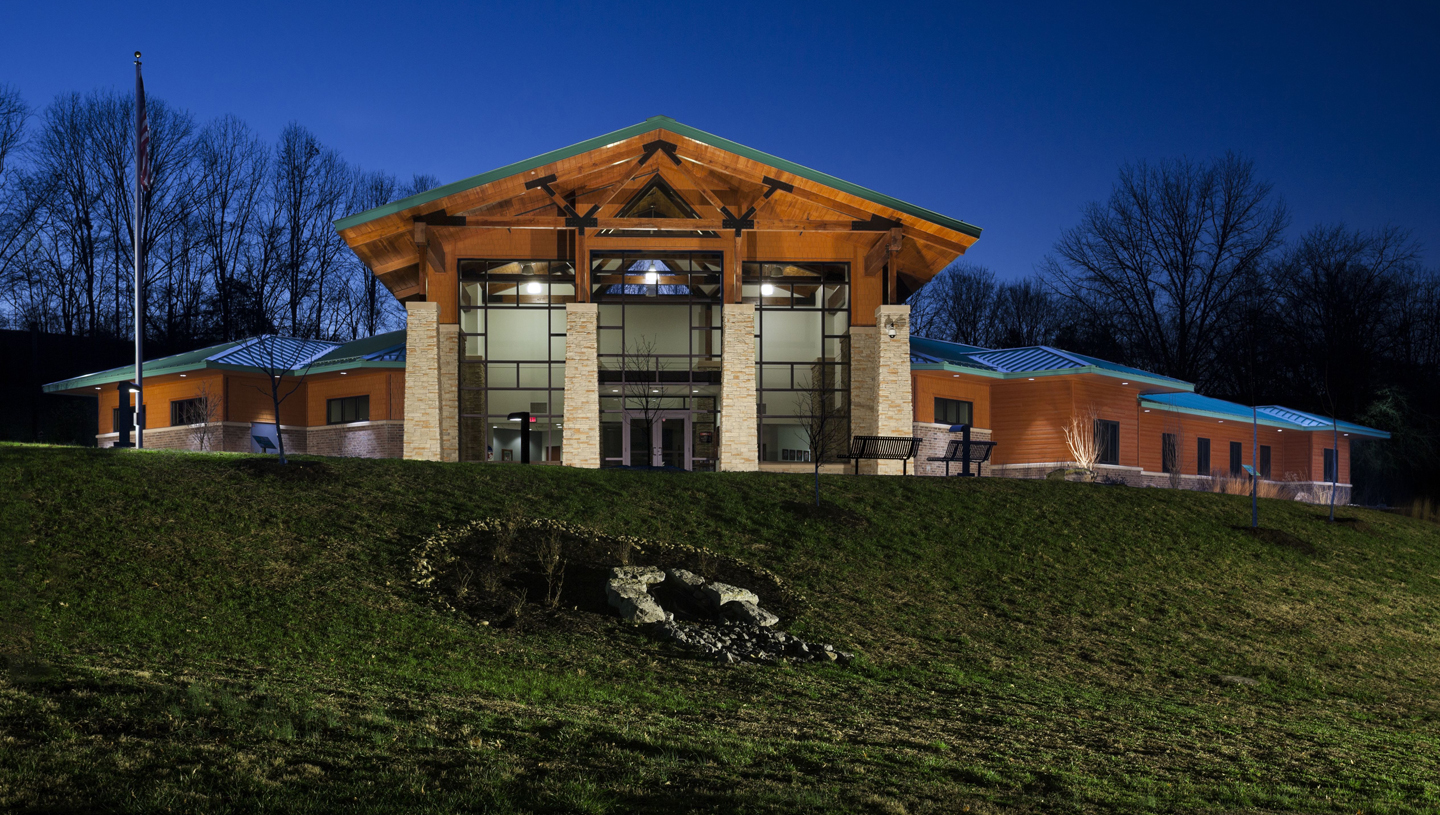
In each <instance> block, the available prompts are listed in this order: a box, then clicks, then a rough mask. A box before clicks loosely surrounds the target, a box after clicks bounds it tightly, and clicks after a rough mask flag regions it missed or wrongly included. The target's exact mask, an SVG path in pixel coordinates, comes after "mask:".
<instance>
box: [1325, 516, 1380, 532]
mask: <svg viewBox="0 0 1440 815" xmlns="http://www.w3.org/2000/svg"><path fill="white" fill-rule="evenodd" d="M1313 517H1314V518H1315V520H1317V521H1320V522H1321V523H1330V516H1329V515H1315V516H1313ZM1335 525H1336V526H1338V527H1340V528H1341V529H1353V530H1355V531H1356V532H1364V533H1365V534H1367V535H1368V534H1370V533H1371V531H1372V530H1371V528H1370V524H1367V523H1365V522H1364V521H1362V520H1360V519H1359V518H1345V517H1341V516H1338V515H1337V516H1336V517H1335Z"/></svg>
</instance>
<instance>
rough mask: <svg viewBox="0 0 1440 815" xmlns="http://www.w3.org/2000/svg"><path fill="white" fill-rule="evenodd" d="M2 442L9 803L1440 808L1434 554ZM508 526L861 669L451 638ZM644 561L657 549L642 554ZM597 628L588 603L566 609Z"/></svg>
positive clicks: (1319, 537)
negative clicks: (560, 540)
mask: <svg viewBox="0 0 1440 815" xmlns="http://www.w3.org/2000/svg"><path fill="white" fill-rule="evenodd" d="M298 463H299V466H294V467H291V468H287V469H279V468H277V467H275V466H273V464H272V463H271V462H269V461H266V460H263V459H258V458H254V457H248V456H233V455H204V454H178V453H164V452H136V451H101V450H89V449H80V448H62V447H43V446H26V445H0V489H3V495H4V497H3V498H0V569H3V570H0V660H3V661H0V667H3V671H0V810H6V811H20V812H66V811H75V810H86V811H115V812H166V811H169V812H204V813H229V812H260V811H284V812H357V813H363V812H393V811H404V812H436V813H442V812H444V813H449V812H457V811H466V812H535V811H539V812H594V813H605V812H615V813H621V812H671V811H702V812H716V813H734V812H811V811H838V810H846V811H858V812H882V813H928V812H947V813H948V812H965V811H969V812H977V813H979V812H1012V811H1015V812H1097V813H1098V812H1171V811H1177V810H1178V811H1211V812H1231V811H1236V810H1259V811H1273V812H1337V813H1338V812H1344V813H1353V812H1366V813H1370V812H1379V813H1385V812H1390V813H1409V812H1417V813H1418V812H1435V811H1437V810H1440V718H1437V714H1440V699H1437V697H1436V694H1435V688H1436V687H1440V649H1437V646H1440V526H1437V525H1435V524H1433V523H1427V522H1424V521H1420V520H1412V519H1408V518H1404V517H1400V516H1396V515H1390V514H1386V513H1380V512H1373V511H1367V510H1359V509H1353V508H1342V509H1341V510H1339V511H1338V513H1337V514H1338V515H1339V516H1340V517H1341V518H1342V521H1343V522H1342V523H1337V524H1330V523H1327V522H1326V520H1325V512H1324V510H1323V509H1321V508H1317V507H1313V506H1308V505H1304V504H1297V503H1287V502H1277V501H1263V502H1262V503H1261V520H1262V525H1263V526H1265V527H1266V528H1267V529H1268V530H1269V531H1268V532H1267V533H1266V534H1264V535H1263V536H1260V537H1256V536H1253V535H1251V534H1249V533H1248V531H1247V530H1246V529H1245V527H1246V526H1247V525H1248V523H1249V517H1250V504H1249V501H1248V500H1247V499H1244V498H1240V497H1235V496H1225V495H1216V494H1205V493H1193V492H1178V491H1171V490H1160V489H1132V488H1125V487H1111V486H1100V485H1091V484H1075V483H1066V482H1046V481H1028V482H1022V481H1012V480H1001V479H948V480H942V479H937V478H904V479H902V478H873V477H860V478H856V477H849V476H827V477H825V479H824V484H823V492H824V495H825V498H826V499H827V500H828V501H830V502H833V504H834V505H835V507H834V511H833V512H831V513H828V514H827V513H820V514H815V513H811V512H808V511H806V508H805V507H806V505H805V502H806V501H807V500H808V499H809V496H810V489H811V484H812V482H811V480H810V479H809V477H807V476H790V475H772V474H758V473H757V474H680V473H643V472H596V471H579V470H569V469H561V468H554V467H541V466H535V467H528V468H527V467H521V466H517V465H509V466H506V465H464V464H441V463H426V462H401V461H362V460H342V459H318V458H305V457H300V458H299V459H298ZM490 517H511V518H514V517H525V518H554V519H559V520H564V521H567V522H570V523H574V524H581V525H584V526H588V527H591V528H593V529H595V530H598V531H602V532H604V533H609V534H623V535H633V536H638V537H641V538H645V539H648V540H653V541H656V542H659V543H670V544H689V545H692V546H700V547H706V548H707V549H709V550H713V552H715V553H717V554H718V555H719V556H725V557H729V558H738V559H740V560H742V561H745V562H747V563H750V564H754V565H757V566H762V567H764V568H767V569H769V570H771V571H773V572H775V573H776V574H777V575H779V576H780V577H781V578H783V579H784V580H785V581H787V582H788V584H789V585H790V586H791V587H792V588H794V589H795V590H796V591H797V592H798V593H799V594H800V595H802V596H803V598H804V600H805V601H806V602H805V603H804V604H803V611H801V612H800V614H799V616H798V617H797V618H787V619H784V620H782V623H781V625H782V626H783V627H784V628H785V629H786V630H788V631H792V632H795V633H797V634H800V635H802V636H805V637H807V638H813V639H818V640H823V641H825V642H833V643H835V644H836V645H837V646H839V647H841V648H844V649H845V650H848V651H854V652H856V653H857V654H859V656H858V658H857V659H856V660H855V661H854V662H852V663H851V664H849V665H846V666H843V667H842V666H839V665H818V664H812V665H739V666H722V665H718V664H715V663H713V662H710V661H707V660H704V659H700V658H697V657H696V656H694V655H692V654H689V653H686V652H682V651H679V650H677V649H676V648H674V647H673V646H671V645H667V644H664V643H661V642H659V641H658V640H656V639H654V638H652V637H651V636H650V635H649V634H648V633H647V632H646V631H645V630H644V629H642V628H639V627H636V626H631V625H628V624H625V623H622V622H621V621H619V620H618V619H615V618H613V617H610V616H607V615H601V614H597V613H594V612H593V611H590V610H587V609H589V608H592V607H593V605H594V604H593V602H591V601H593V599H594V596H595V594H596V593H599V592H602V591H603V589H602V587H601V586H599V585H594V584H586V583H584V582H575V581H572V582H567V583H566V584H565V586H564V589H563V592H562V595H561V598H560V608H559V609H557V610H553V611H551V610H546V609H542V608H540V607H539V606H538V605H535V604H533V603H532V607H531V608H529V609H527V610H526V611H525V612H524V613H523V614H522V615H520V617H519V619H518V620H516V619H505V620H502V619H480V618H478V617H473V616H466V615H464V614H458V613H455V612H451V611H447V610H445V609H444V608H443V607H442V606H441V605H440V604H439V603H437V602H436V601H435V599H434V598H433V597H431V596H430V595H428V594H426V593H425V592H422V591H421V590H419V589H418V588H416V586H415V585H414V583H413V576H414V574H413V558H412V555H411V553H412V551H413V550H414V549H415V548H416V547H417V546H419V545H420V544H421V543H422V541H424V540H425V539H426V538H427V537H429V536H432V535H434V534H436V533H437V531H440V530H444V529H447V528H454V527H458V526H460V525H463V524H465V523H468V522H469V521H472V520H474V519H480V518H490ZM636 562H637V563H643V562H644V555H643V550H642V552H641V553H640V554H637V555H636ZM567 600H569V601H571V602H567Z"/></svg>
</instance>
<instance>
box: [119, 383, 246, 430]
mask: <svg viewBox="0 0 1440 815" xmlns="http://www.w3.org/2000/svg"><path fill="white" fill-rule="evenodd" d="M202 387H208V388H209V392H210V396H211V398H213V399H216V400H223V399H224V385H223V384H222V382H221V377H220V374H218V373H208V374H207V373H193V374H187V375H186V376H183V377H182V376H179V375H176V374H172V375H170V376H159V377H155V378H154V379H151V378H150V377H146V378H145V394H144V396H145V429H146V430H150V429H159V428H162V427H169V426H170V403H171V402H174V401H181V400H184V399H194V398H196V397H198V396H199V395H200V390H201V388H202ZM95 393H96V395H97V396H99V397H100V405H99V407H100V416H99V419H100V421H99V426H98V428H97V429H98V432H99V433H101V434H105V433H114V432H115V418H114V415H113V414H114V410H115V408H116V407H118V406H119V405H120V393H119V392H118V391H117V390H116V389H115V385H114V383H111V384H109V385H105V386H103V387H102V389H101V390H99V391H96V392H95ZM217 421H218V417H217Z"/></svg>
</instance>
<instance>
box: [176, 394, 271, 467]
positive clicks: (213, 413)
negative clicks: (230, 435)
mask: <svg viewBox="0 0 1440 815" xmlns="http://www.w3.org/2000/svg"><path fill="white" fill-rule="evenodd" d="M222 408H223V404H222V396H221V394H219V393H216V392H215V389H214V388H213V387H211V385H210V380H208V379H202V380H200V387H199V389H198V390H197V391H196V393H195V408H194V410H193V411H192V412H191V413H190V415H189V416H187V417H185V419H186V421H187V422H188V423H189V424H190V441H191V442H192V443H193V444H194V445H195V449H196V450H200V451H202V452H204V451H209V450H210V449H211V448H212V447H214V445H215V441H216V439H218V438H220V428H218V427H216V424H217V423H219V421H220V417H221V415H222V413H221V410H222ZM276 428H277V431H276V432H277V433H278V432H279V431H278V428H279V422H276Z"/></svg>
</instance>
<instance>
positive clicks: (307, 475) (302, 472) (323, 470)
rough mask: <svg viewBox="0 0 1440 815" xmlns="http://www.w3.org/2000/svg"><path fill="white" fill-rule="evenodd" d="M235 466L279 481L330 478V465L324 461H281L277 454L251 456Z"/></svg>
mask: <svg viewBox="0 0 1440 815" xmlns="http://www.w3.org/2000/svg"><path fill="white" fill-rule="evenodd" d="M235 468H236V469H237V470H239V471H241V472H243V473H245V474H246V475H249V476H251V477H253V478H274V479H276V480H278V481H296V482H316V481H328V480H329V479H330V476H331V473H330V467H329V466H328V465H326V463H325V462H323V461H296V460H295V459H290V460H289V461H288V462H286V463H285V464H281V463H280V459H279V458H277V457H276V456H251V457H248V458H242V459H240V460H239V461H237V462H236V463H235Z"/></svg>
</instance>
